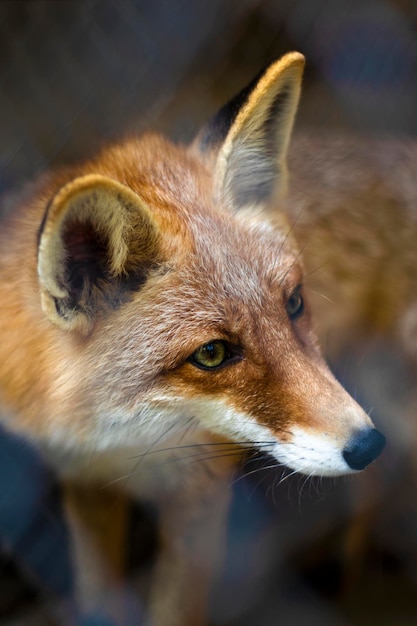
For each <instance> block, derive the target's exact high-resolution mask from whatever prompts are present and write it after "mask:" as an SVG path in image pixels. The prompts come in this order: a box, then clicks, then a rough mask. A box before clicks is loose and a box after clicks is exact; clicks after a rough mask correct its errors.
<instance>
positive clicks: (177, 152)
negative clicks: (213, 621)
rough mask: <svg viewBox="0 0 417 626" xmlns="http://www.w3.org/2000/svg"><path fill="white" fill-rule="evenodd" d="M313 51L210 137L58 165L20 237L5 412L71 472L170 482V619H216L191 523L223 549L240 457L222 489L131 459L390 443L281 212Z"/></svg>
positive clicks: (308, 460) (350, 460)
mask: <svg viewBox="0 0 417 626" xmlns="http://www.w3.org/2000/svg"><path fill="white" fill-rule="evenodd" d="M303 63H304V61H303V58H302V56H301V55H299V54H297V53H291V54H290V55H287V56H286V57H284V58H283V59H282V60H280V61H278V62H276V63H275V64H273V65H272V66H271V67H270V68H269V69H268V70H267V71H266V72H265V74H264V75H263V77H261V79H260V80H259V82H258V84H257V85H255V86H254V87H253V89H252V91H250V92H249V93H248V94H247V95H246V99H245V98H243V99H242V102H243V103H242V106H241V108H240V109H239V112H238V113H237V115H236V112H235V111H234V110H228V109H227V108H226V109H224V110H223V111H222V113H221V115H222V119H221V123H220V124H219V127H218V128H216V123H217V124H218V123H219V118H218V117H217V122H216V121H215V122H214V126H213V123H212V124H211V125H209V126H208V127H207V129H206V130H205V131H203V133H202V134H201V135H200V138H199V139H198V140H196V142H195V143H194V145H193V146H192V147H191V148H185V147H182V146H174V145H173V144H171V143H170V142H168V141H167V140H165V139H163V138H161V137H159V136H157V135H152V134H148V135H145V136H143V137H142V138H139V139H136V138H132V139H129V140H127V141H124V142H122V143H120V144H116V145H113V146H109V147H107V148H105V149H104V150H103V151H102V152H101V153H100V154H99V155H98V156H97V157H96V158H94V159H92V160H90V161H87V162H84V163H82V164H79V165H78V166H74V167H72V168H70V169H63V170H61V171H59V172H57V173H55V174H49V175H48V176H47V177H45V179H44V181H43V183H41V184H40V188H39V190H38V192H37V193H36V194H35V195H34V196H33V198H32V199H31V200H30V201H29V202H25V203H24V204H22V205H21V206H18V207H16V210H15V211H14V213H13V214H12V215H11V216H10V217H9V219H8V221H7V222H6V224H5V227H4V229H3V231H2V234H1V235H0V249H1V251H2V252H1V257H0V298H1V300H2V303H3V306H2V314H1V316H0V338H1V341H0V398H1V406H2V413H3V414H4V415H5V416H7V420H8V422H7V423H8V424H9V425H10V427H11V428H13V429H15V430H17V431H21V432H23V433H24V434H25V435H26V436H28V437H30V438H31V439H33V440H35V441H37V442H38V443H39V444H40V445H41V447H42V449H43V450H44V453H45V454H46V455H47V457H48V458H49V460H50V461H51V462H52V463H53V464H54V465H55V466H56V468H57V470H58V471H59V472H60V473H61V475H63V476H66V477H69V478H71V479H72V478H74V477H75V478H76V477H77V476H78V477H80V476H81V477H82V478H83V480H84V479H89V480H91V481H92V482H99V483H102V482H103V481H104V482H108V481H112V480H115V479H117V478H119V477H120V476H121V475H123V473H124V472H127V473H132V474H133V475H132V476H131V478H130V479H129V481H128V482H129V486H130V487H131V489H132V490H133V491H134V492H135V493H136V494H137V493H140V492H141V490H142V489H143V488H144V489H146V490H147V491H148V492H150V493H152V495H153V496H154V497H155V498H158V494H159V492H162V493H164V494H165V495H164V499H165V498H168V500H169V502H170V505H169V506H168V505H167V506H166V509H167V511H169V513H167V515H168V518H167V519H168V520H169V524H171V526H169V524H168V528H169V527H170V528H171V529H172V532H173V534H174V536H173V537H172V538H171V540H172V542H173V545H172V546H171V545H170V544H169V542H168V544H169V545H168V554H169V567H168V565H167V561H164V560H163V559H162V561H161V565H160V566H159V567H158V568H157V569H158V571H160V572H162V573H161V574H160V579H159V580H158V582H157V583H156V584H155V590H154V593H153V599H152V600H151V604H152V607H153V608H152V612H153V619H154V620H155V624H158V626H168V625H169V626H174V624H183V625H184V624H186V623H190V624H191V623H192V624H193V626H195V625H196V624H197V623H199V620H200V617H197V613H198V614H200V616H201V611H202V609H201V606H200V602H198V603H197V604H198V607H197V604H196V605H195V606H194V604H193V601H192V599H190V598H188V599H185V597H186V593H187V584H188V583H187V579H189V578H190V576H191V577H193V573H192V572H193V565H192V558H191V555H190V554H189V548H187V537H188V536H189V533H190V532H191V529H192V536H193V541H192V542H191V543H192V544H193V545H194V546H195V550H196V551H197V552H199V550H201V551H202V553H205V554H206V552H207V550H206V549H205V548H204V536H205V533H207V532H208V533H209V534H210V532H211V531H209V530H208V529H207V524H211V523H213V524H214V526H215V527H217V525H220V526H221V525H222V523H223V521H222V519H220V520H215V521H214V522H213V520H211V521H210V520H207V515H206V513H205V512H206V510H208V509H210V502H211V500H210V498H216V495H215V493H216V490H215V489H214V488H213V484H214V485H216V486H217V487H218V488H219V489H220V491H221V490H222V489H223V488H224V485H223V487H222V486H221V484H222V483H223V482H224V480H225V477H226V476H227V475H228V474H229V473H230V472H231V471H232V469H231V467H230V465H229V464H228V463H227V464H226V467H225V466H224V464H223V463H222V462H219V463H218V464H217V465H216V463H213V464H212V467H211V479H212V486H210V487H208V486H207V485H208V483H207V477H205V476H204V471H203V472H202V471H201V470H196V469H195V468H193V471H192V472H189V473H188V474H187V477H186V479H184V478H182V479H181V481H184V482H181V481H179V480H178V478H177V477H175V476H173V474H172V472H168V473H166V474H163V480H161V478H160V476H159V475H158V476H155V475H154V474H153V473H152V471H151V470H149V468H148V470H147V471H145V470H146V467H141V471H140V472H136V471H134V470H135V467H136V465H135V464H136V463H137V461H136V460H135V461H134V462H132V461H129V459H130V457H132V456H134V455H135V454H136V455H137V454H140V453H143V452H145V453H146V452H148V451H149V450H151V449H155V448H157V447H158V446H160V447H165V446H173V445H175V444H176V443H177V444H178V442H179V441H181V439H182V438H183V437H186V439H187V440H188V441H190V440H191V441H192V442H201V441H208V442H211V443H214V442H216V441H218V438H219V437H221V438H225V439H226V440H227V439H230V440H232V441H233V440H234V441H236V442H239V444H242V442H246V445H247V446H250V445H261V447H263V448H265V447H266V450H267V451H269V452H270V453H271V454H272V456H273V457H274V458H275V459H276V461H277V462H284V463H287V464H288V465H290V466H291V467H292V468H293V469H295V470H299V471H303V472H306V473H310V474H315V473H317V474H340V473H344V472H349V471H354V470H357V469H362V468H363V467H364V466H365V465H367V464H368V463H369V462H370V461H372V460H373V459H374V458H376V456H377V455H378V454H379V452H380V449H381V448H382V445H383V442H382V436H380V435H378V434H375V433H376V431H374V430H373V428H372V424H371V421H370V419H369V418H368V416H367V415H365V413H364V412H363V411H362V410H361V409H360V407H359V406H358V405H357V404H356V403H355V402H354V401H353V400H352V399H351V398H350V397H349V396H348V394H347V393H346V392H345V391H344V390H343V389H342V388H341V386H340V385H339V384H338V383H337V382H336V380H335V379H334V378H333V377H332V375H331V374H330V372H329V370H328V369H327V367H326V365H325V363H324V361H323V360H322V357H321V355H320V351H319V348H318V346H317V342H316V339H315V336H314V333H313V330H312V324H311V319H310V313H309V308H308V303H307V302H306V303H305V305H304V310H303V307H302V300H301V298H304V297H305V296H304V295H303V292H302V282H303V265H302V262H301V258H300V255H299V251H298V249H297V246H296V244H295V242H294V241H293V238H292V236H291V234H290V231H289V229H288V227H285V226H283V220H282V217H281V216H280V214H279V212H277V215H276V216H274V215H273V214H272V213H271V212H269V214H267V213H266V209H267V208H268V207H269V208H271V206H272V205H275V204H276V203H277V201H278V198H279V197H280V195H281V194H282V192H283V191H284V190H285V187H286V151H287V145H288V141H289V136H290V133H291V129H292V125H293V120H294V116H295V111H296V106H297V102H298V96H299V91H300V84H301V73H302V67H303ZM212 137H214V139H213V140H212V139H211V138H212ZM291 307H295V313H292V312H291V311H292V308H291ZM213 341H222V342H224V343H223V344H222V345H225V346H226V354H227V355H228V357H227V358H226V360H225V361H224V363H222V364H221V367H218V368H214V369H213V370H212V371H208V370H207V369H204V368H201V367H199V364H198V363H196V360H195V356H194V357H193V355H195V354H196V352H195V351H196V350H197V349H198V348H200V347H201V346H204V345H210V344H211V342H213ZM191 423H192V424H193V427H194V430H192V431H191V432H190V431H189V425H190V424H191ZM369 437H371V439H372V438H373V439H372V443H370V439H369ZM375 438H376V439H375ZM364 450H365V452H366V454H364V452H363V451H364ZM62 452H65V455H64V456H63V455H62ZM91 454H94V460H93V462H92V461H91ZM144 465H145V466H146V463H145V464H144ZM216 467H217V469H216ZM138 474H140V476H139V475H138ZM213 477H216V479H214V478H213ZM143 479H144V482H145V487H143V486H142V480H143ZM139 483H140V484H139ZM226 491H227V490H226ZM226 491H225V492H224V493H226ZM172 492H173V493H174V494H175V498H174V500H173V501H172V496H169V497H168V496H167V495H166V494H167V493H172ZM202 493H209V494H211V495H210V498H209V499H208V500H207V501H206V500H205V496H204V497H203V498H202V496H201V494H202ZM223 499H224V503H225V505H226V503H227V500H228V497H227V496H226V495H225V496H224V498H223ZM173 510H174V511H175V513H173ZM203 512H204V513H203ZM175 516H178V519H177V520H176V519H175ZM203 518H204V520H203ZM196 520H198V524H197V528H198V527H199V526H201V529H200V530H201V533H197V534H196V536H195V537H194V533H195V528H196V526H195V523H196ZM162 526H163V527H164V532H165V536H167V535H169V532H168V531H167V526H166V525H164V523H162ZM217 531H218V528H217ZM217 531H216V532H217ZM194 541H195V544H194V543H193V542H194ZM199 542H200V544H199ZM201 542H203V543H202V544H201ZM173 555H174V557H173ZM79 556H80V557H82V554H81V555H79ZM206 556H207V558H208V555H207V554H206ZM172 559H173V560H172ZM211 567H212V565H208V566H207V569H208V570H210V569H211ZM175 568H177V571H178V576H177V580H176V586H174V587H175V589H174V588H173V587H172V584H173V580H172V576H173V575H174V578H175V574H173V570H175ZM167 572H170V574H169V575H168V574H167ZM168 576H170V577H171V578H170V579H168V580H167V577H168ZM167 588H169V590H170V591H169V594H168V595H167V594H166V593H165V592H164V589H167ZM184 594H185V596H184ZM197 596H198V597H200V596H199V594H197V593H196V597H197ZM204 596H205V593H204V592H202V593H201V598H203V597H204ZM163 597H166V601H165V603H161V598H163ZM179 598H182V599H181V600H179ZM182 604H183V613H182V614H181V612H179V611H178V609H177V608H175V607H177V606H179V605H182ZM190 616H192V617H190ZM187 620H188V621H187ZM201 620H202V618H201ZM201 623H202V621H201Z"/></svg>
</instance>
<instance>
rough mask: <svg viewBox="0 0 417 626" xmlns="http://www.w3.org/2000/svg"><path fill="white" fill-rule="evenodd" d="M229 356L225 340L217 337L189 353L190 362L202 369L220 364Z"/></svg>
mask: <svg viewBox="0 0 417 626" xmlns="http://www.w3.org/2000/svg"><path fill="white" fill-rule="evenodd" d="M229 357H230V350H229V347H228V344H227V342H226V341H221V340H220V339H217V340H215V341H210V342H209V343H205V344H204V345H203V346H200V347H199V348H197V350H196V351H195V352H194V353H193V354H192V355H191V359H190V360H191V363H193V365H196V366H197V367H200V368H202V369H207V370H209V369H214V368H216V367H219V366H220V365H222V364H223V363H224V362H225V361H226V360H227V359H228V358H229Z"/></svg>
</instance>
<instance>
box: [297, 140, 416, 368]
mask: <svg viewBox="0 0 417 626" xmlns="http://www.w3.org/2000/svg"><path fill="white" fill-rule="evenodd" d="M416 162H417V146H416V144H415V142H414V141H411V140H409V141H407V140H404V139H402V140H401V141H399V140H394V139H392V138H385V139H376V138H372V137H360V136H350V137H347V136H338V135H334V136H332V135H331V134H330V135H329V134H326V136H323V135H319V134H317V133H316V134H315V133H309V134H308V133H304V134H303V135H300V136H298V137H297V136H295V137H294V138H293V142H292V146H291V150H290V155H289V168H290V171H291V185H290V193H289V195H288V198H287V210H288V214H289V219H290V221H291V222H293V232H294V235H295V237H296V239H297V242H298V244H299V245H300V247H301V248H302V249H303V260H304V263H305V266H306V273H307V280H306V285H307V286H308V287H310V288H311V289H309V296H310V303H311V306H312V308H313V311H314V314H315V327H316V329H317V330H318V331H319V334H320V337H321V343H322V345H323V346H324V345H326V348H327V352H328V354H329V356H330V357H332V358H336V357H337V355H338V354H340V353H341V352H342V351H343V350H344V349H346V348H348V347H349V345H350V343H351V341H352V339H353V338H360V337H362V339H363V338H365V337H368V339H369V338H370V337H372V336H374V337H375V336H379V337H384V338H385V340H387V341H391V342H394V343H395V345H396V346H398V348H400V349H402V350H403V352H404V354H406V355H407V356H408V357H410V358H411V359H412V360H415V358H416V357H415V355H416V339H415V329H416V325H415V324H416V318H415V306H414V301H413V300H414V295H413V294H415V293H416V288H417V274H416V271H415V260H414V258H415V241H416V236H417V216H416V211H415V207H416V204H417V191H416V186H415V178H416V174H417V172H416ZM307 190H308V192H307ZM323 296H324V297H323Z"/></svg>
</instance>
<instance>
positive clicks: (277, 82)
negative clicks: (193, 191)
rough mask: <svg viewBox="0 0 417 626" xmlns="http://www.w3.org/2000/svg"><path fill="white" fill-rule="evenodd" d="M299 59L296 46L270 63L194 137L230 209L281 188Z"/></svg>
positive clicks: (265, 199)
mask: <svg viewBox="0 0 417 626" xmlns="http://www.w3.org/2000/svg"><path fill="white" fill-rule="evenodd" d="M304 63H305V60H304V57H303V55H302V54H300V53H298V52H290V53H288V54H286V55H285V56H283V57H282V58H281V59H279V60H278V61H276V62H275V63H272V65H270V66H269V67H268V68H267V69H266V70H265V71H264V72H262V73H261V74H260V76H258V77H257V78H256V79H255V80H254V81H252V83H251V84H250V85H248V87H246V88H245V89H243V90H242V91H241V92H240V93H239V94H238V95H237V96H235V97H234V98H233V99H232V100H231V101H230V102H229V103H228V104H226V105H225V106H224V107H223V108H222V109H221V110H220V111H219V113H218V114H217V115H216V116H215V117H214V118H213V119H212V120H211V122H209V124H208V125H207V126H206V127H205V128H204V129H203V131H202V133H200V135H199V137H198V138H197V144H198V147H199V149H200V151H201V152H202V153H209V154H213V153H214V154H215V170H214V172H215V185H216V192H217V195H218V196H219V197H220V200H221V201H222V202H226V204H228V205H229V206H230V205H231V206H232V207H233V208H235V209H238V208H241V207H244V206H252V205H254V204H262V205H264V204H267V203H270V202H273V201H275V200H276V199H277V198H278V197H279V196H280V195H282V194H283V193H285V192H286V187H287V166H286V158H287V150H288V144H289V141H290V137H291V132H292V128H293V125H294V119H295V115H296V111H297V107H298V101H299V98H300V91H301V82H302V74H303V69H304Z"/></svg>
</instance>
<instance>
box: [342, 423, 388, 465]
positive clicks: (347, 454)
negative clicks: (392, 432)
mask: <svg viewBox="0 0 417 626" xmlns="http://www.w3.org/2000/svg"><path fill="white" fill-rule="evenodd" d="M384 446H385V437H384V435H381V433H380V432H378V431H377V430H376V428H370V429H368V428H367V429H366V430H360V431H359V432H357V433H356V434H355V435H354V436H353V437H352V438H351V440H350V441H349V443H348V445H347V446H346V448H345V449H344V450H343V458H344V459H345V461H346V463H347V464H348V465H349V467H350V468H351V469H353V470H362V469H364V468H365V467H366V466H367V465H369V463H372V461H375V459H376V458H377V456H378V455H379V454H380V453H381V452H382V449H383V447H384Z"/></svg>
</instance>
